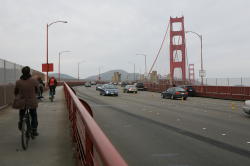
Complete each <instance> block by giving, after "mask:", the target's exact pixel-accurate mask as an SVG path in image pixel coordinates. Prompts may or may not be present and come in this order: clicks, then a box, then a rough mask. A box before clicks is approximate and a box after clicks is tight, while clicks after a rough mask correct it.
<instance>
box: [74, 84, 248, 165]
mask: <svg viewBox="0 0 250 166" xmlns="http://www.w3.org/2000/svg"><path fill="white" fill-rule="evenodd" d="M75 89H76V91H77V94H78V95H79V97H81V98H83V99H85V100H86V101H87V102H88V103H89V104H90V106H91V108H92V109H93V111H94V118H95V119H96V121H97V123H98V124H99V125H100V127H101V128H102V129H103V130H104V132H105V133H106V134H107V136H108V137H109V138H110V139H111V141H112V142H113V143H114V145H115V146H116V147H117V148H118V150H119V151H120V152H121V154H122V155H123V156H124V158H125V160H126V161H127V162H128V163H129V165H143V166H147V165H159V166H163V165H164V166H165V165H174V166H177V165H194V166H196V165H197V166H198V165H203V166H204V165H208V166H210V165H215V166H216V165H250V132H249V128H250V118H249V117H248V116H245V115H244V114H243V113H242V112H241V106H242V104H243V102H238V101H229V100H217V99H207V98H198V97H197V98H196V97H195V98H188V100H187V101H182V100H169V99H161V98H160V94H158V93H152V92H139V93H138V94H124V93H120V95H119V96H118V97H109V96H100V95H99V93H98V92H97V91H95V89H94V87H92V88H85V87H75ZM232 106H233V108H232Z"/></svg>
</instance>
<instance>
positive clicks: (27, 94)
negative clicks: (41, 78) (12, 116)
mask: <svg viewBox="0 0 250 166" xmlns="http://www.w3.org/2000/svg"><path fill="white" fill-rule="evenodd" d="M37 93H39V89H38V82H37V80H35V79H34V78H32V77H31V74H30V68H29V67H28V66H25V67H23V68H22V76H21V77H20V79H19V80H17V81H16V86H15V91H14V94H15V96H19V97H18V100H19V102H18V104H17V105H16V106H15V108H17V109H19V122H18V129H19V130H21V129H22V119H23V117H24V115H25V110H26V109H29V113H30V116H31V129H32V134H33V135H34V136H38V132H37V126H38V121H37V111H36V109H37V107H38V101H37V97H36V96H37ZM16 98H17V97H16ZM13 107H14V106H13Z"/></svg>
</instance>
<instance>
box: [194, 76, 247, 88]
mask: <svg viewBox="0 0 250 166" xmlns="http://www.w3.org/2000/svg"><path fill="white" fill-rule="evenodd" d="M201 83H202V81H201V79H196V80H195V82H194V84H195V85H201ZM203 85H208V86H242V87H250V78H247V77H241V78H204V79H203Z"/></svg>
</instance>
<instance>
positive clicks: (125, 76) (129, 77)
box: [85, 69, 140, 81]
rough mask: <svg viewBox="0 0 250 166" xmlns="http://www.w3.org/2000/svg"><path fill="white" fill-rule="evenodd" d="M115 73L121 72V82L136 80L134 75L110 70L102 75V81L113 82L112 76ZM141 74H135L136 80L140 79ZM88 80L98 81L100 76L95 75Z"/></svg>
mask: <svg viewBox="0 0 250 166" xmlns="http://www.w3.org/2000/svg"><path fill="white" fill-rule="evenodd" d="M114 72H119V73H120V74H121V80H122V81H125V80H129V81H133V80H134V73H128V72H126V71H124V70H119V69H118V70H110V71H107V72H105V73H101V74H100V76H101V80H103V81H111V80H112V76H113V75H114ZM139 76H140V74H139V73H135V79H139ZM85 79H86V80H97V79H98V75H94V76H90V77H87V78H85Z"/></svg>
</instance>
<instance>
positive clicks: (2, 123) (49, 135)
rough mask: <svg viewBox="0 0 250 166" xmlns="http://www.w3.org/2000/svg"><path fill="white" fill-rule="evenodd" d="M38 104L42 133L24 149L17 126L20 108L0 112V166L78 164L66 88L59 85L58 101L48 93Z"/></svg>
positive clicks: (40, 130)
mask: <svg viewBox="0 0 250 166" xmlns="http://www.w3.org/2000/svg"><path fill="white" fill-rule="evenodd" d="M44 97H45V99H44V100H43V101H42V102H40V103H39V106H38V110H37V113H38V123H39V126H38V132H39V136H38V137H37V138H36V139H35V140H31V141H30V144H29V148H28V150H26V151H24V150H22V146H21V133H20V131H19V130H18V129H17V122H18V110H14V109H12V108H11V107H8V108H6V109H4V110H1V111H0V133H1V134H0V166H72V165H75V160H74V154H73V146H72V140H71V136H70V123H69V120H68V112H67V108H66V103H65V102H66V101H65V98H64V93H63V88H62V87H58V88H57V93H56V96H55V101H54V102H50V100H49V99H48V92H47V93H45V94H44Z"/></svg>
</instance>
